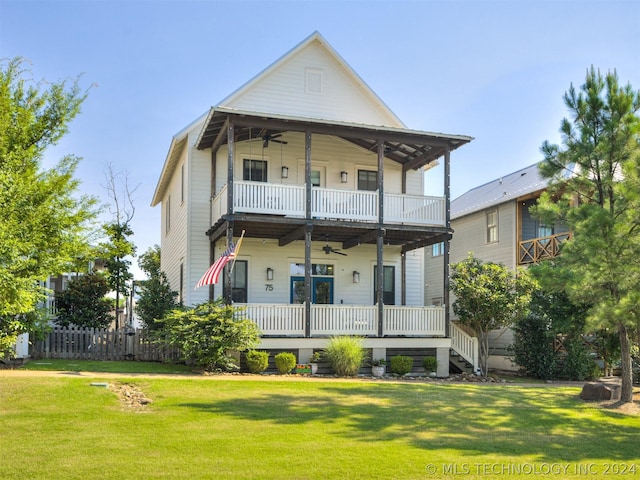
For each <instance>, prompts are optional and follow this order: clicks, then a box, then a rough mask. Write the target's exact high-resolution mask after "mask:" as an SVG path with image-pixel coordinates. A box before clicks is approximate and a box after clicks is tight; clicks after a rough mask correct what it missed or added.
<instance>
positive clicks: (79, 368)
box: [20, 359, 193, 374]
mask: <svg viewBox="0 0 640 480" xmlns="http://www.w3.org/2000/svg"><path fill="white" fill-rule="evenodd" d="M20 369H21V370H54V371H63V372H113V373H171V374H174V373H191V372H192V370H193V368H192V367H188V366H186V365H182V364H174V363H160V362H126V361H118V362H116V361H111V362H103V361H100V360H63V359H46V360H30V361H29V362H27V363H26V364H25V365H23V366H21V367H20Z"/></svg>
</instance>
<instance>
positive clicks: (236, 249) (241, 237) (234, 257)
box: [229, 230, 244, 278]
mask: <svg viewBox="0 0 640 480" xmlns="http://www.w3.org/2000/svg"><path fill="white" fill-rule="evenodd" d="M243 238H244V230H242V233H241V234H240V238H239V239H238V243H236V248H235V255H234V256H233V263H232V264H231V268H230V269H229V278H231V272H233V267H235V266H236V260H237V259H238V252H240V245H241V244H242V239H243Z"/></svg>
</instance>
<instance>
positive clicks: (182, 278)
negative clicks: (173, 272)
mask: <svg viewBox="0 0 640 480" xmlns="http://www.w3.org/2000/svg"><path fill="white" fill-rule="evenodd" d="M183 293H184V263H181V264H180V291H179V292H178V302H180V304H182V303H183V302H184V297H183Z"/></svg>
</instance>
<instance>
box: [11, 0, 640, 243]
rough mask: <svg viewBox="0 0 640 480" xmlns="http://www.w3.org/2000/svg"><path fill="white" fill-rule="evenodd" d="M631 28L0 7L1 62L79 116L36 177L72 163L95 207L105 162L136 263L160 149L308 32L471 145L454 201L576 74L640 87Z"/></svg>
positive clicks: (127, 7) (224, 6)
mask: <svg viewBox="0 0 640 480" xmlns="http://www.w3.org/2000/svg"><path fill="white" fill-rule="evenodd" d="M639 25H640V2H638V1H635V0H634V1H618V0H609V1H605V0H591V1H590V0H582V1H578V0H564V1H560V0H555V1H526V0H510V1H495V0H494V1H462V0H450V1H435V0H433V1H428V0H425V1H376V0H369V1H344V0H343V1H311V0H307V1H260V2H249V1H233V2H225V1H214V0H199V1H193V0H184V1H169V0H167V1H162V0H160V1H151V0H130V1H100V0H85V1H70V0H69V1H63V0H48V1H32V0H0V58H12V57H15V56H22V57H24V58H26V59H27V60H28V61H29V62H30V63H31V70H32V74H33V78H34V79H36V80H43V79H44V80H49V81H58V80H62V79H75V78H76V77H77V76H78V75H81V77H80V85H81V87H82V88H85V89H86V88H90V91H89V96H88V98H87V100H86V102H85V103H84V105H83V108H82V113H81V114H80V116H79V117H78V118H77V119H76V120H75V121H74V122H73V123H72V124H71V131H70V133H69V134H68V135H67V136H66V137H65V138H64V139H63V140H62V141H61V142H60V143H59V145H57V146H56V147H55V148H53V149H51V150H50V151H48V152H47V155H46V158H45V162H44V164H45V166H51V165H53V164H54V163H55V162H56V161H57V160H58V159H60V158H61V157H62V156H63V155H65V154H75V155H78V156H80V157H82V158H83V160H82V162H81V164H80V166H79V169H78V172H77V174H78V177H79V178H80V179H81V180H82V189H83V192H86V193H91V194H93V195H96V196H99V197H101V198H102V199H103V201H105V202H106V201H107V200H108V197H107V191H106V190H105V189H104V187H103V185H104V184H105V177H104V169H105V165H106V164H107V163H111V164H112V165H113V168H114V170H122V171H125V170H126V171H127V172H128V174H129V178H130V180H131V183H133V184H139V185H140V186H139V188H138V189H137V191H136V192H135V204H136V216H135V218H134V222H133V229H134V232H135V237H134V241H135V243H136V245H137V246H138V251H139V253H142V252H144V251H145V250H146V249H147V248H148V247H149V246H152V245H153V244H156V243H157V244H159V243H160V209H159V207H156V208H151V207H150V206H149V205H150V202H151V197H152V194H153V191H154V188H155V185H156V182H157V179H158V177H159V174H160V171H161V169H162V165H163V163H164V160H165V157H166V154H167V151H168V148H169V144H170V141H171V137H172V136H173V135H174V134H175V133H177V132H178V131H180V130H181V129H182V128H183V127H185V126H186V125H188V124H189V123H191V122H192V121H193V120H195V119H196V118H197V117H199V116H200V115H201V114H203V113H204V112H205V111H207V110H208V108H209V107H210V106H212V105H216V104H217V103H218V102H219V101H221V100H222V99H224V98H225V97H226V96H228V95H229V94H230V93H231V92H233V91H234V90H235V89H236V88H238V87H239V86H240V85H242V84H243V83H245V82H246V81H247V80H249V79H250V78H252V77H253V76H255V75H256V74H258V73H259V72H260V71H262V70H263V69H264V68H265V67H267V66H268V65H270V64H271V63H273V62H274V61H275V60H277V59H278V58H279V57H280V56H282V55H283V54H284V53H286V52H287V51H289V50H290V49H291V48H292V47H294V46H295V45H297V44H298V43H299V42H301V41H302V40H303V39H305V38H306V37H307V36H309V35H310V34H311V33H312V32H314V31H316V30H317V31H319V32H320V33H321V34H322V35H323V36H324V37H325V39H326V40H327V41H328V42H329V43H330V44H331V45H332V46H333V47H334V48H335V49H336V50H337V51H338V53H340V55H341V56H342V57H343V58H344V59H345V60H346V61H347V62H348V63H349V64H350V65H351V67H352V68H353V69H354V70H355V71H356V72H357V73H358V74H359V75H360V76H361V77H362V78H363V79H364V80H365V81H366V82H367V83H368V84H369V86H370V87H371V88H372V89H373V90H374V91H375V92H376V93H377V94H378V95H379V96H380V97H381V98H382V100H383V101H384V102H385V103H386V104H387V105H388V106H389V107H390V108H391V109H392V110H393V111H394V112H395V113H396V114H397V115H398V116H399V117H400V119H401V120H403V121H404V122H405V124H406V125H407V126H408V127H409V128H413V129H418V130H427V131H434V132H445V133H453V134H464V135H470V136H472V137H475V140H474V141H473V142H471V143H470V144H469V145H466V146H464V147H462V148H461V149H459V150H457V151H455V152H453V154H452V157H451V158H452V167H451V187H452V196H453V197H454V198H455V197H457V196H459V195H461V194H462V193H464V192H465V191H467V190H469V189H470V188H473V187H475V186H478V185H481V184H483V183H486V182H488V181H491V180H492V179H495V178H498V177H500V176H502V175H505V174H507V173H510V172H513V171H515V170H518V169H520V168H523V167H525V166H528V165H531V164H533V163H535V162H537V161H539V160H540V158H541V157H540V153H539V147H540V145H541V144H542V142H543V141H544V140H550V141H552V142H559V140H560V138H559V134H558V128H559V125H560V121H561V119H562V118H563V117H564V116H566V114H567V112H566V109H565V107H564V104H563V101H562V95H563V94H564V92H565V91H566V90H567V89H568V88H569V86H570V84H571V83H572V82H573V84H574V85H576V86H579V85H581V84H582V82H583V80H584V77H585V72H586V70H587V68H589V66H590V65H594V66H595V67H596V68H599V69H600V70H601V71H603V72H606V71H607V70H611V69H616V70H617V72H618V76H619V78H620V80H621V81H622V82H623V83H631V85H632V86H633V87H634V88H635V89H638V88H640V53H639V52H640V28H639ZM436 174H437V172H436ZM431 176H432V175H431V174H430V178H431ZM437 181H438V182H440V178H438V179H437Z"/></svg>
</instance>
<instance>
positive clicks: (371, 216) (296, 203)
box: [211, 181, 445, 226]
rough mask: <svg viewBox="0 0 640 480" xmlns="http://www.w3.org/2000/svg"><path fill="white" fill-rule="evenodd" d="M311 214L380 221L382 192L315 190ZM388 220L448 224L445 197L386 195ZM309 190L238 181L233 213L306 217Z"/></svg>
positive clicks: (223, 195)
mask: <svg viewBox="0 0 640 480" xmlns="http://www.w3.org/2000/svg"><path fill="white" fill-rule="evenodd" d="M311 194H312V197H311V215H312V216H313V217H314V218H323V219H324V218H326V219H340V220H357V221H362V222H376V221H377V220H378V193H377V192H370V191H361V190H338V189H331V188H319V187H313V189H312V192H311ZM384 200H385V215H384V221H385V222H386V223H392V224H414V225H437V226H444V224H445V199H444V197H424V196H419V195H399V194H390V193H386V194H385V195H384ZM305 203H306V202H305V187H304V186H300V185H280V184H272V183H264V182H247V181H236V182H234V191H233V211H234V212H242V213H257V214H264V215H285V216H291V217H304V215H305ZM227 210H228V208H227V186H226V185H225V186H224V187H222V188H221V189H220V191H219V192H218V193H217V194H216V195H215V197H213V198H212V199H211V224H212V225H214V224H215V223H216V222H217V220H218V219H219V218H220V217H221V216H222V215H224V214H226V213H227Z"/></svg>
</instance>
